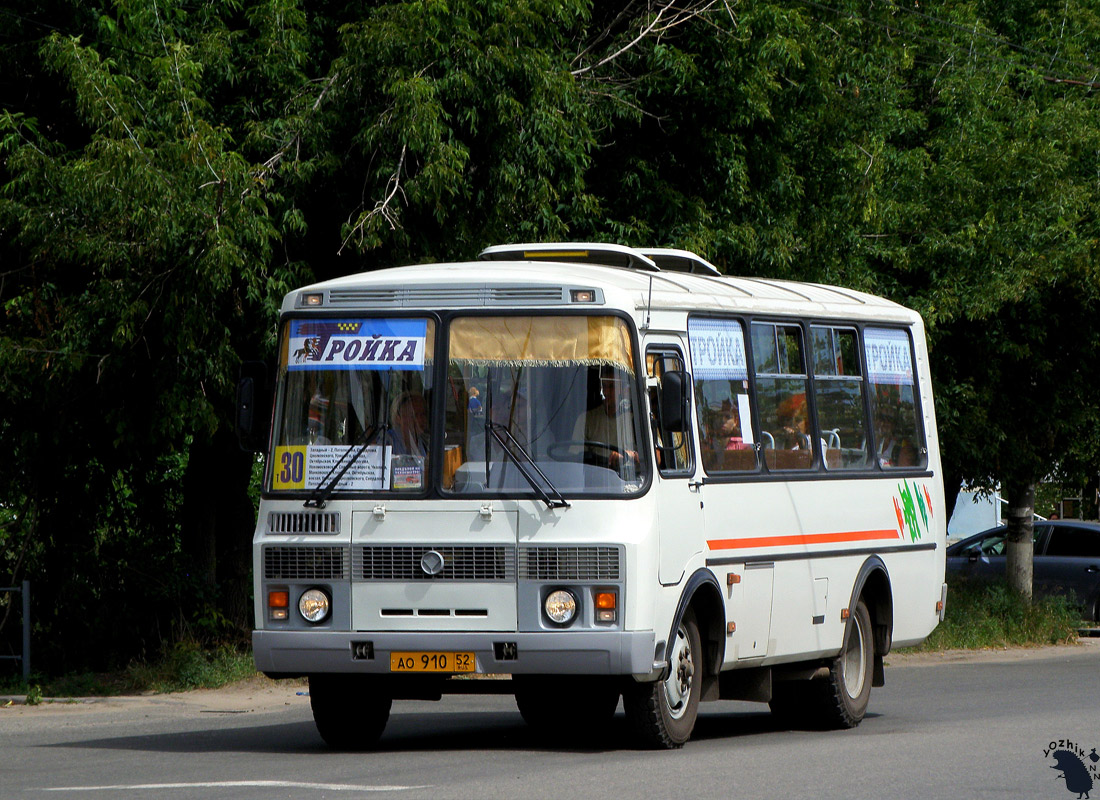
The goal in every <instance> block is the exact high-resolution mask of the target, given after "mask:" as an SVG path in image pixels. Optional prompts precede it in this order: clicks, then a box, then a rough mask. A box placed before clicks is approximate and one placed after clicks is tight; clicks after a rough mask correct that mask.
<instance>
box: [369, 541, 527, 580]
mask: <svg viewBox="0 0 1100 800" xmlns="http://www.w3.org/2000/svg"><path fill="white" fill-rule="evenodd" d="M433 550H434V551H435V552H437V553H439V555H441V556H442V557H443V567H442V569H440V571H439V572H438V573H436V574H434V575H431V574H429V573H428V571H427V570H426V569H425V568H424V567H423V566H422V565H421V561H422V559H423V558H424V556H425V555H427V554H428V553H429V552H431V551H433ZM352 575H353V579H355V580H364V581H417V580H422V581H514V580H515V578H516V551H515V548H513V547H500V546H485V547H453V546H450V547H442V546H440V547H431V546H427V545H417V546H386V545H378V546H375V547H370V546H362V547H356V548H355V549H354V551H353V553H352Z"/></svg>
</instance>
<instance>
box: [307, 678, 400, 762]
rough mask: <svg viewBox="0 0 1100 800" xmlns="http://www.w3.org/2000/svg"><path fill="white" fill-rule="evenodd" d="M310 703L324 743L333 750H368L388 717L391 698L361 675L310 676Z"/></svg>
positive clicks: (383, 728) (383, 727) (377, 685)
mask: <svg viewBox="0 0 1100 800" xmlns="http://www.w3.org/2000/svg"><path fill="white" fill-rule="evenodd" d="M309 705H310V708H312V709H313V721H314V723H315V724H316V725H317V732H318V733H319V734H321V738H322V739H324V740H325V744H327V745H328V746H329V747H331V748H332V749H333V750H347V751H360V750H369V749H370V748H371V747H373V746H374V745H375V744H377V742H378V739H379V737H381V736H382V731H384V730H385V729H386V723H387V722H388V721H389V718H390V706H392V705H393V699H392V698H391V697H390V695H389V693H388V692H386V691H384V690H383V687H381V686H380V685H379V684H378V683H377V682H376V681H372V680H371V679H370V678H367V677H363V676H360V675H310V676H309Z"/></svg>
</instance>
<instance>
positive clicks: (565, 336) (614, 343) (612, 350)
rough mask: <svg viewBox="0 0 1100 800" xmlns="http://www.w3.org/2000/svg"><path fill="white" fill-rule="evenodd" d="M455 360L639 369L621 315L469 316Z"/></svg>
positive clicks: (458, 327) (460, 325)
mask: <svg viewBox="0 0 1100 800" xmlns="http://www.w3.org/2000/svg"><path fill="white" fill-rule="evenodd" d="M450 359H451V361H466V362H469V363H472V364H484V365H488V366H508V365H514V366H521V365H527V366H570V365H600V364H608V365H613V366H617V367H620V368H622V369H624V370H626V371H627V372H628V373H631V374H633V372H634V355H633V348H632V347H631V344H630V329H629V328H628V327H627V326H626V323H625V322H623V321H622V320H621V319H618V318H616V317H582V316H571V317H463V318H461V319H456V320H454V322H452V323H451V339H450Z"/></svg>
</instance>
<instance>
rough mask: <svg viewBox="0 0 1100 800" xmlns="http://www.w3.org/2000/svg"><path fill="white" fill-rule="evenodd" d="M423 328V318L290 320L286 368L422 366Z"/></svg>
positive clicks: (426, 323)
mask: <svg viewBox="0 0 1100 800" xmlns="http://www.w3.org/2000/svg"><path fill="white" fill-rule="evenodd" d="M427 329H428V322H427V320H423V319H324V320H312V319H310V320H305V319H296V320H292V321H291V323H290V336H289V337H288V340H287V347H288V352H287V356H288V357H287V369H289V370H318V369H373V370H409V369H416V370H419V369H423V368H424V351H425V343H426V338H427Z"/></svg>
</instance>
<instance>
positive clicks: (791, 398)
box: [752, 322, 818, 469]
mask: <svg viewBox="0 0 1100 800" xmlns="http://www.w3.org/2000/svg"><path fill="white" fill-rule="evenodd" d="M752 355H753V362H754V366H755V370H756V399H757V403H758V404H759V414H760V439H761V443H762V444H763V446H764V463H765V464H767V465H768V469H812V468H813V465H814V450H815V449H816V448H817V447H818V444H816V443H815V438H816V437H815V436H814V435H813V427H812V426H811V425H810V413H809V408H808V406H807V384H808V380H807V375H806V366H805V360H804V357H803V355H804V354H803V347H802V328H801V327H799V326H798V325H793V324H791V325H783V324H777V323H772V322H754V323H753V324H752Z"/></svg>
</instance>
